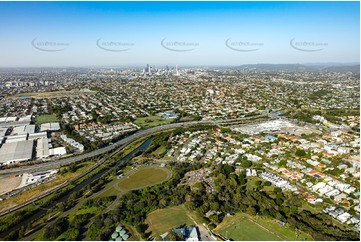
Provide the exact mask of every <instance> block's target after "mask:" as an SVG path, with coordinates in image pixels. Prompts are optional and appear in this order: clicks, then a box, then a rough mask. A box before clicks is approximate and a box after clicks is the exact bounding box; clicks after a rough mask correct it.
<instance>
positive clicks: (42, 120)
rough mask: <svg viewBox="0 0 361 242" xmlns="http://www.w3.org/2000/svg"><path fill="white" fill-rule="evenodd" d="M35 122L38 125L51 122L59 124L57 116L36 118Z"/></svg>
mask: <svg viewBox="0 0 361 242" xmlns="http://www.w3.org/2000/svg"><path fill="white" fill-rule="evenodd" d="M35 122H36V123H37V124H45V123H50V122H59V119H58V118H57V117H56V115H55V114H49V115H40V116H37V117H36V119H35Z"/></svg>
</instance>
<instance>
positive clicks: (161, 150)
mask: <svg viewBox="0 0 361 242" xmlns="http://www.w3.org/2000/svg"><path fill="white" fill-rule="evenodd" d="M166 152H167V150H166V146H165V145H162V146H160V147H159V148H158V149H156V150H155V151H154V152H153V154H154V155H162V154H165V153H166Z"/></svg>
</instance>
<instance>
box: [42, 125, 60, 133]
mask: <svg viewBox="0 0 361 242" xmlns="http://www.w3.org/2000/svg"><path fill="white" fill-rule="evenodd" d="M58 130H60V124H59V123H46V124H42V125H41V127H40V131H41V132H43V131H58Z"/></svg>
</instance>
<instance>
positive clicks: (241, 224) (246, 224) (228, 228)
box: [215, 213, 312, 241]
mask: <svg viewBox="0 0 361 242" xmlns="http://www.w3.org/2000/svg"><path fill="white" fill-rule="evenodd" d="M256 222H257V223H256ZM215 232H217V233H219V234H221V235H222V236H224V237H226V238H227V239H232V240H256V241H260V240H262V241H263V240H264V241H267V240H312V237H311V236H309V235H308V234H305V233H303V232H300V231H295V230H293V229H291V228H289V227H288V226H287V224H286V225H285V226H282V225H280V224H278V223H277V222H276V221H274V220H272V219H271V218H268V217H262V216H259V218H258V219H256V217H252V216H250V215H248V214H244V213H238V214H236V215H235V216H233V217H226V218H225V219H224V220H223V221H222V223H221V224H219V225H218V227H217V228H216V229H215ZM296 232H297V234H298V237H297V236H296Z"/></svg>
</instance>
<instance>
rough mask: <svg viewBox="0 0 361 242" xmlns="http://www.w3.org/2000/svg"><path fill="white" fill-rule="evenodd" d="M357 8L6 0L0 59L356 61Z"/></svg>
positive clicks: (10, 63) (17, 63) (39, 62)
mask: <svg viewBox="0 0 361 242" xmlns="http://www.w3.org/2000/svg"><path fill="white" fill-rule="evenodd" d="M359 11H360V6H359V2H100V3H99V2H0V67H21V66H26V67H29V66H30V67H31V66H34V67H35V66H53V67H56V66H128V65H145V64H147V63H149V64H152V65H153V64H154V65H158V66H161V65H166V64H168V65H175V64H178V65H240V64H248V63H308V62H312V63H313V62H359V58H360V38H359V36H360V26H359V21H360V12H359ZM162 40H163V43H162ZM227 40H228V41H227Z"/></svg>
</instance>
